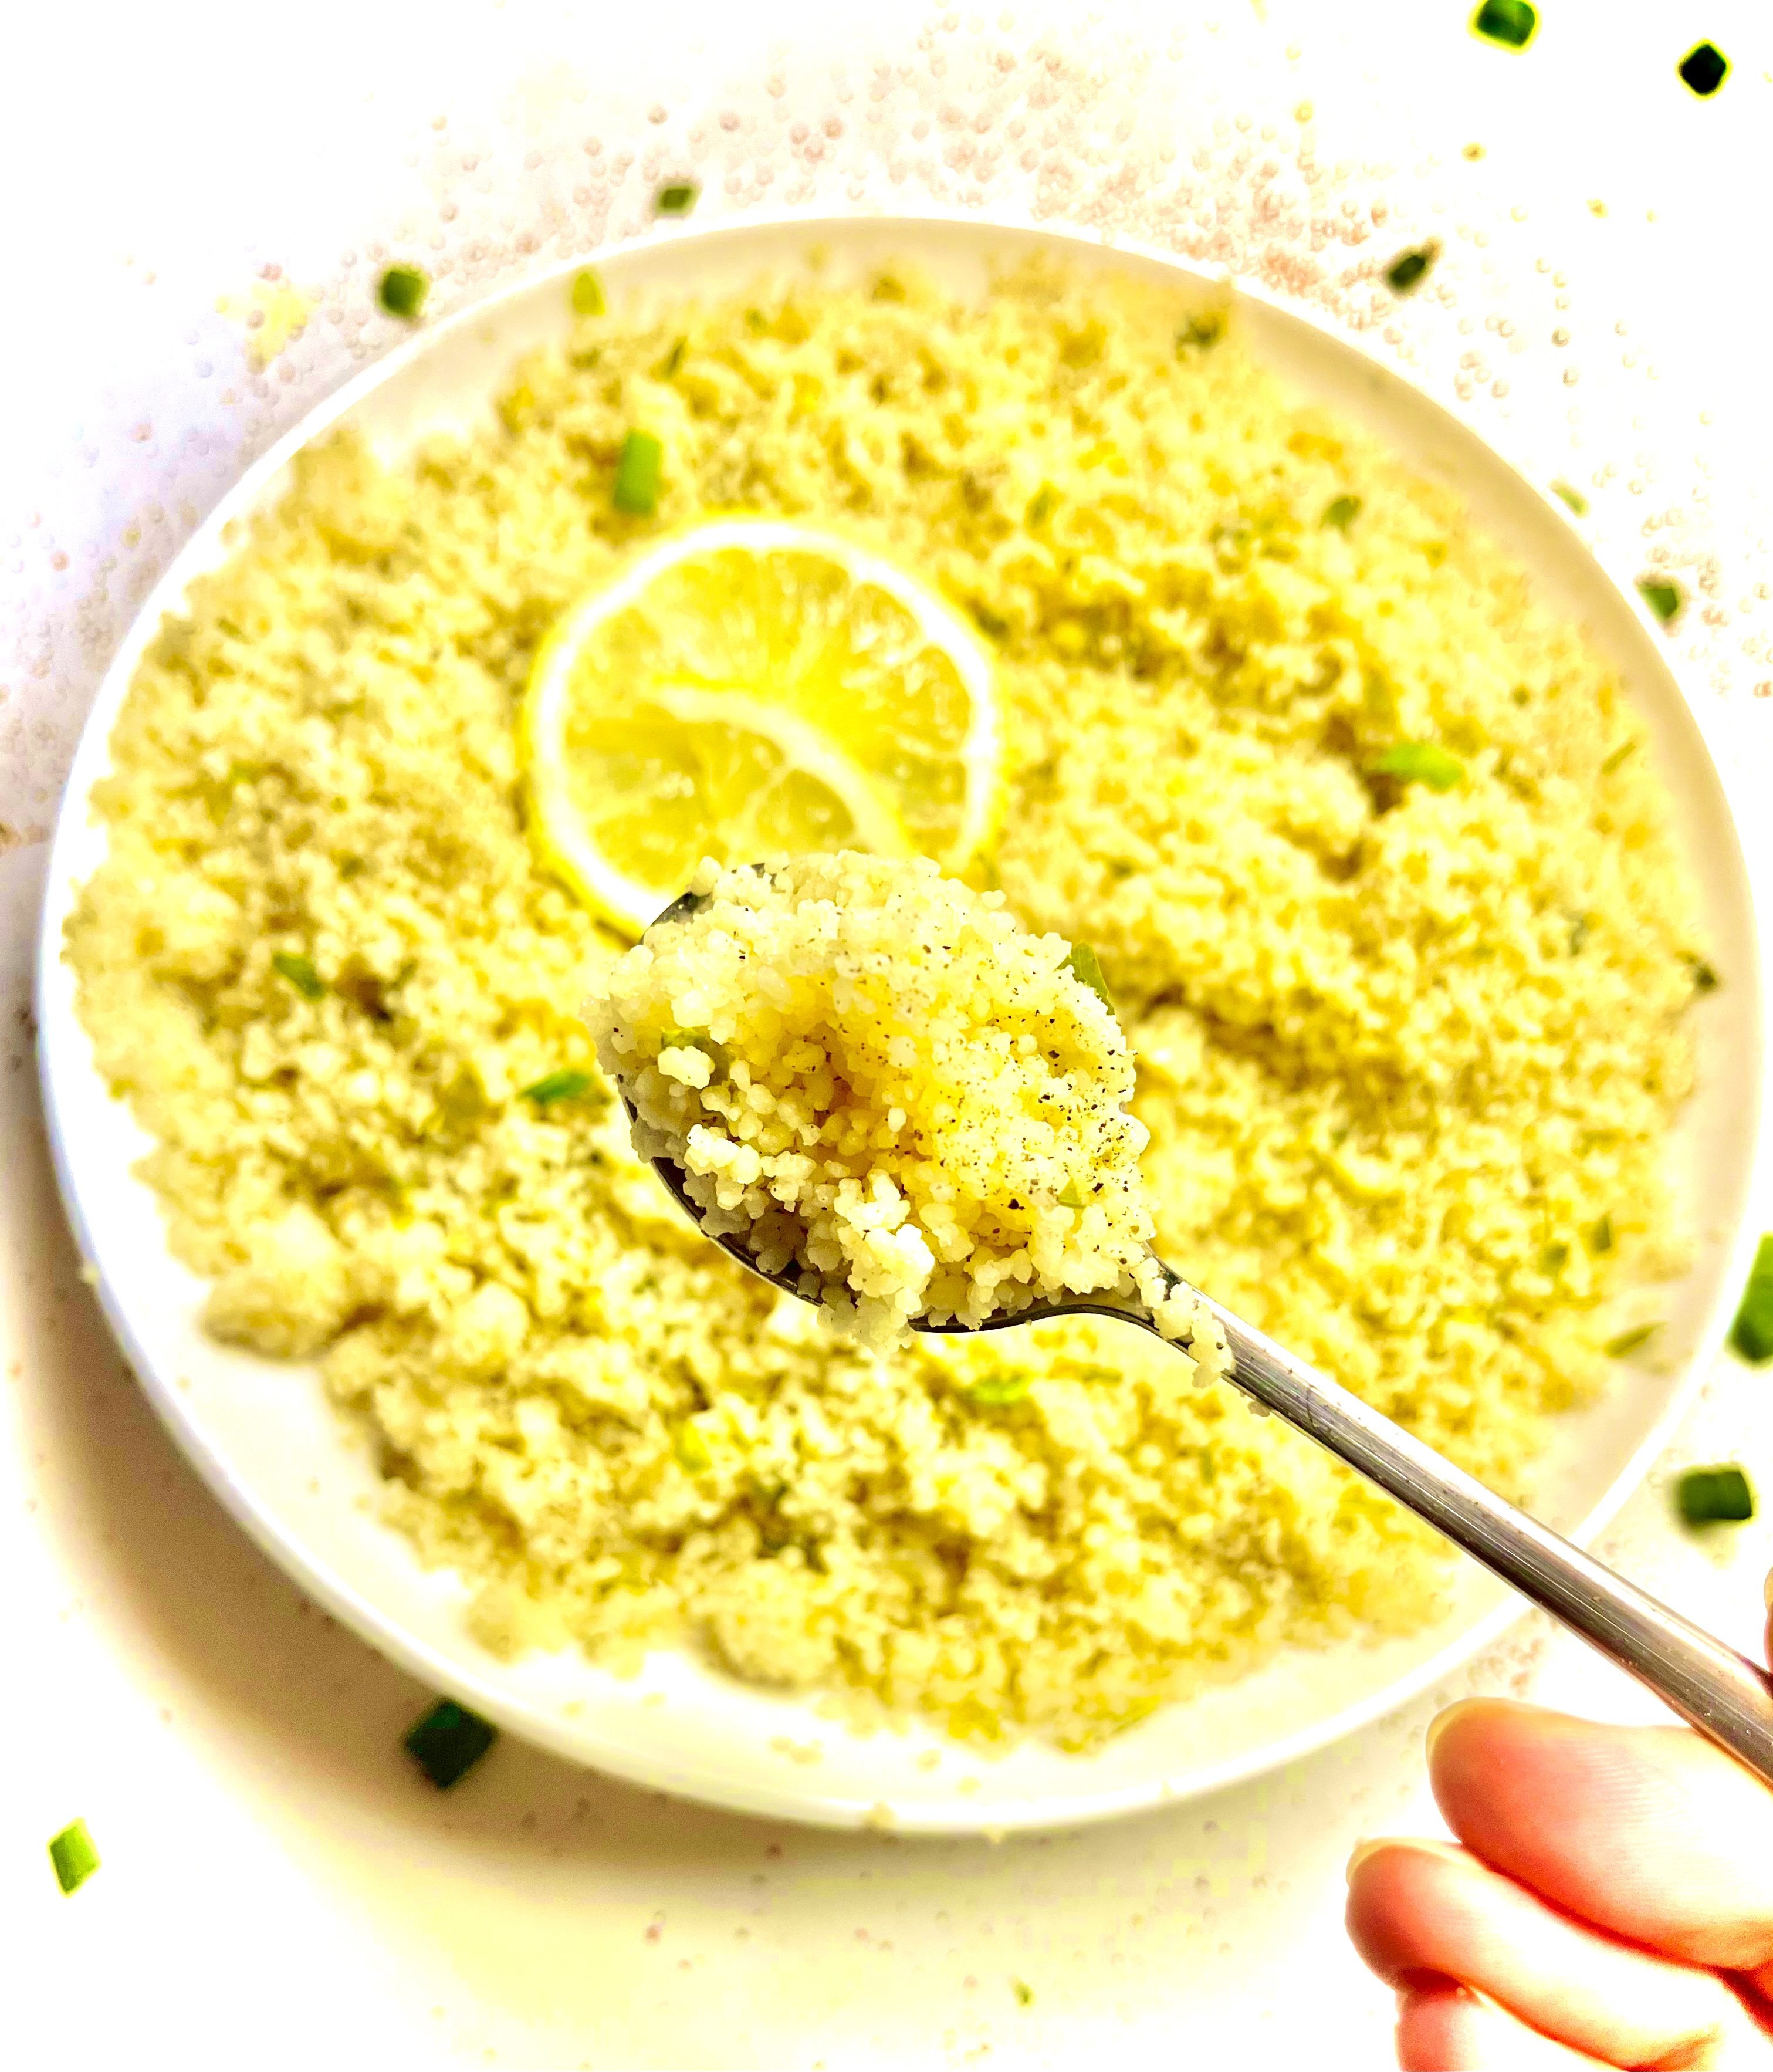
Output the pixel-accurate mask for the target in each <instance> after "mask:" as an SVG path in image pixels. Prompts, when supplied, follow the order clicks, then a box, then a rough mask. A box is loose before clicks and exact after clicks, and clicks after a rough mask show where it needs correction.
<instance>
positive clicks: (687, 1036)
mask: <svg viewBox="0 0 1773 2072" xmlns="http://www.w3.org/2000/svg"><path fill="white" fill-rule="evenodd" d="M713 1040H714V1039H713V1038H712V1037H711V1036H710V1035H709V1034H708V1031H707V1030H705V1029H667V1030H666V1031H665V1033H664V1034H663V1036H661V1037H660V1038H659V1054H660V1055H661V1056H663V1054H664V1053H665V1052H666V1051H667V1050H708V1048H709V1047H710V1046H712V1042H713Z"/></svg>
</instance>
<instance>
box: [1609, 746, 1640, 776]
mask: <svg viewBox="0 0 1773 2072" xmlns="http://www.w3.org/2000/svg"><path fill="white" fill-rule="evenodd" d="M1636 746H1637V743H1636V742H1635V741H1622V742H1620V743H1619V746H1618V747H1617V748H1615V750H1613V753H1612V754H1611V755H1610V756H1608V757H1607V760H1606V761H1605V762H1604V763H1603V764H1602V765H1601V775H1603V777H1611V775H1612V774H1613V772H1614V771H1615V770H1617V769H1618V768H1619V765H1620V764H1621V763H1623V761H1624V760H1625V759H1626V757H1627V756H1628V755H1629V754H1631V750H1633V749H1634V748H1636Z"/></svg>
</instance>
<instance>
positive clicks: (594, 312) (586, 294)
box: [573, 266, 609, 317]
mask: <svg viewBox="0 0 1773 2072" xmlns="http://www.w3.org/2000/svg"><path fill="white" fill-rule="evenodd" d="M608 307H609V304H608V303H607V302H605V300H604V299H603V283H602V282H601V281H600V280H599V279H598V278H597V275H596V274H595V273H593V272H592V270H591V269H590V268H589V266H587V267H586V268H585V270H584V271H583V272H582V273H575V274H574V275H573V315H575V316H579V317H601V315H603V313H604V312H605V310H607V309H608Z"/></svg>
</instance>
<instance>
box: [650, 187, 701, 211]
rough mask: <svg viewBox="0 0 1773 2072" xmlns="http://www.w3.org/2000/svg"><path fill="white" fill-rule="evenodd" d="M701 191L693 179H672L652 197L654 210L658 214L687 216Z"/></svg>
mask: <svg viewBox="0 0 1773 2072" xmlns="http://www.w3.org/2000/svg"><path fill="white" fill-rule="evenodd" d="M701 191H702V190H701V189H700V187H697V185H696V183H695V182H694V181H693V180H673V181H672V182H671V185H670V186H669V187H661V188H660V189H659V192H658V193H657V194H656V195H655V196H654V197H653V208H654V211H655V213H656V214H658V215H659V216H687V215H688V214H689V212H690V211H691V210H692V208H695V206H696V196H697V195H699V194H700V192H701Z"/></svg>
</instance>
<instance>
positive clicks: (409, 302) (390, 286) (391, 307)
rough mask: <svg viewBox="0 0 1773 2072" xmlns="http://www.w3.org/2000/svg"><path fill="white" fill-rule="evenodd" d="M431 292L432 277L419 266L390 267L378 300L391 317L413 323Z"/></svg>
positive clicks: (377, 290)
mask: <svg viewBox="0 0 1773 2072" xmlns="http://www.w3.org/2000/svg"><path fill="white" fill-rule="evenodd" d="M430 292H431V277H430V275H429V273H423V272H421V270H420V269H419V268H418V267H417V266H390V267H389V268H388V271H387V272H386V273H384V274H383V276H382V278H381V285H380V286H379V287H378V288H377V289H376V300H377V302H380V304H381V306H382V307H383V308H384V310H387V311H388V315H390V316H391V317H399V318H400V319H402V320H403V321H404V322H405V323H413V322H414V321H415V320H416V319H417V316H418V314H419V312H420V310H422V309H423V308H424V307H425V297H426V296H427V295H428V294H429V293H430Z"/></svg>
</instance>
